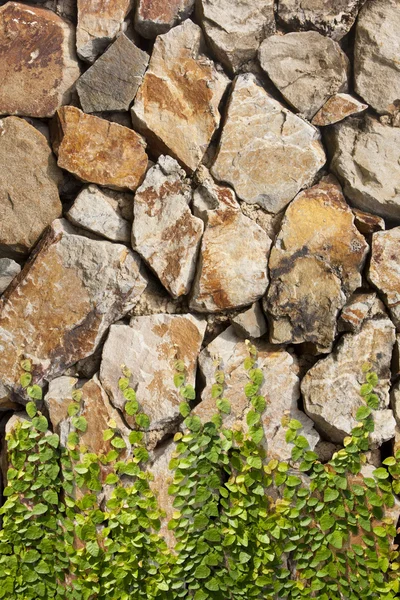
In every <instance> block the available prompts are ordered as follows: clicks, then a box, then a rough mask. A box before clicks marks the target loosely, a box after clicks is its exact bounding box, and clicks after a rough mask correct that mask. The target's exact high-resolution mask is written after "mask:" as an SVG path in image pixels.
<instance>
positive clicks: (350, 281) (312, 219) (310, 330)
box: [266, 178, 368, 352]
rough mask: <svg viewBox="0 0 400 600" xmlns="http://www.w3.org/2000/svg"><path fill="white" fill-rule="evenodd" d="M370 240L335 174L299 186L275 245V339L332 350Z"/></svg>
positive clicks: (271, 303)
mask: <svg viewBox="0 0 400 600" xmlns="http://www.w3.org/2000/svg"><path fill="white" fill-rule="evenodd" d="M367 251H368V244H367V243H366V241H365V239H364V237H363V236H362V235H361V234H360V233H359V231H358V230H357V228H356V227H355V225H354V216H353V213H352V211H351V210H350V208H349V206H348V205H347V203H346V201H345V199H344V196H343V194H342V192H341V189H340V186H339V185H338V184H337V182H336V180H335V179H334V178H325V179H323V180H322V181H321V183H319V184H318V185H316V186H314V187H312V188H310V189H308V190H306V191H304V192H301V193H300V194H299V195H298V196H297V198H295V200H293V202H292V203H291V204H290V205H289V207H288V209H287V210H286V213H285V217H284V219H283V221H282V226H281V231H280V233H279V235H278V237H277V239H276V241H275V245H274V247H273V248H272V250H271V256H270V260H269V272H270V279H271V285H270V287H269V290H268V294H267V302H266V308H267V310H268V316H269V321H270V340H271V342H273V343H275V344H281V343H297V344H298V343H302V342H311V343H312V344H315V345H316V347H317V349H318V350H319V352H330V350H331V347H332V343H333V341H334V339H335V335H336V320H337V317H338V313H339V311H340V309H341V308H342V307H343V306H344V304H345V302H346V298H348V297H349V296H350V294H351V293H352V292H353V291H354V290H355V289H356V288H357V287H359V286H360V285H361V271H362V268H363V265H364V261H365V258H366V254H367Z"/></svg>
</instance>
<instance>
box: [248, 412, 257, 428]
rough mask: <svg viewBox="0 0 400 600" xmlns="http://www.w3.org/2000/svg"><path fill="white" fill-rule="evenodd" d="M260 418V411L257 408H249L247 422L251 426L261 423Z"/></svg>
mask: <svg viewBox="0 0 400 600" xmlns="http://www.w3.org/2000/svg"><path fill="white" fill-rule="evenodd" d="M260 418H261V417H260V413H258V412H256V411H255V410H249V412H248V413H247V416H246V423H247V425H248V426H249V427H252V426H253V425H256V424H257V423H259V421H260Z"/></svg>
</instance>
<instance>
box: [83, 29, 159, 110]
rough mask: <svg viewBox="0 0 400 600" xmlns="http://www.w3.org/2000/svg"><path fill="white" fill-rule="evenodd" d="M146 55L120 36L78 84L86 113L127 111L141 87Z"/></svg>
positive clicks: (146, 63) (122, 35)
mask: <svg viewBox="0 0 400 600" xmlns="http://www.w3.org/2000/svg"><path fill="white" fill-rule="evenodd" d="M148 62H149V55H148V54H147V53H146V52H143V50H140V48H138V47H137V46H136V45H135V44H134V43H133V42H131V40H130V39H129V38H128V37H127V36H126V35H124V34H123V33H121V34H120V35H119V36H118V37H117V39H116V41H115V42H114V43H113V44H112V45H111V46H110V47H109V48H107V50H106V51H105V52H104V54H102V55H101V56H100V58H98V59H97V60H96V62H95V63H94V65H92V66H91V67H90V68H89V69H88V70H87V71H86V72H85V73H84V74H83V75H82V76H81V77H80V78H79V80H78V82H77V85H76V89H77V92H78V95H79V100H80V102H81V106H82V108H83V110H84V111H85V112H86V113H93V112H102V111H126V110H129V107H130V105H131V103H132V102H133V99H134V97H135V96H136V92H137V91H138V89H139V86H140V84H141V83H142V79H143V75H144V72H145V71H146V68H147V65H148Z"/></svg>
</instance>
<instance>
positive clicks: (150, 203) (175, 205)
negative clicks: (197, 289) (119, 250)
mask: <svg viewBox="0 0 400 600" xmlns="http://www.w3.org/2000/svg"><path fill="white" fill-rule="evenodd" d="M191 199H192V189H191V186H190V182H189V180H187V179H186V174H185V171H184V170H183V169H181V168H180V166H179V164H178V163H177V162H176V160H174V159H173V158H171V157H170V156H161V157H160V159H159V161H158V163H157V165H156V166H154V167H152V168H151V169H150V170H149V172H148V174H147V176H146V179H145V181H144V183H143V185H142V186H141V187H140V188H139V189H138V191H137V193H136V195H135V205H134V222H133V229H132V246H133V248H134V249H135V250H137V251H138V252H139V254H140V255H141V256H142V257H143V258H144V259H145V261H146V262H147V264H148V265H149V266H150V268H151V269H152V270H153V271H154V272H155V273H156V274H157V276H158V278H159V279H160V281H161V283H162V284H163V285H164V286H165V288H166V289H167V290H168V291H169V292H170V294H171V295H172V296H173V297H174V298H177V297H179V296H182V295H184V294H187V293H188V292H189V290H190V286H191V283H192V280H193V277H194V272H195V267H196V259H197V254H198V250H199V245H200V240H201V236H202V234H203V221H202V220H201V219H198V218H197V217H194V216H193V215H192V213H191V211H190V208H189V206H188V205H189V203H190V201H191Z"/></svg>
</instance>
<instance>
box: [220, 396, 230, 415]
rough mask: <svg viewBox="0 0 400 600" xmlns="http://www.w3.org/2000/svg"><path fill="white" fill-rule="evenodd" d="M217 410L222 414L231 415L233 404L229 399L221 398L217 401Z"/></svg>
mask: <svg viewBox="0 0 400 600" xmlns="http://www.w3.org/2000/svg"><path fill="white" fill-rule="evenodd" d="M216 404H217V408H218V410H219V411H221V412H222V413H224V414H226V415H229V414H230V412H231V403H230V402H229V400H228V399H227V398H221V399H218V400H217V403H216Z"/></svg>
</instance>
